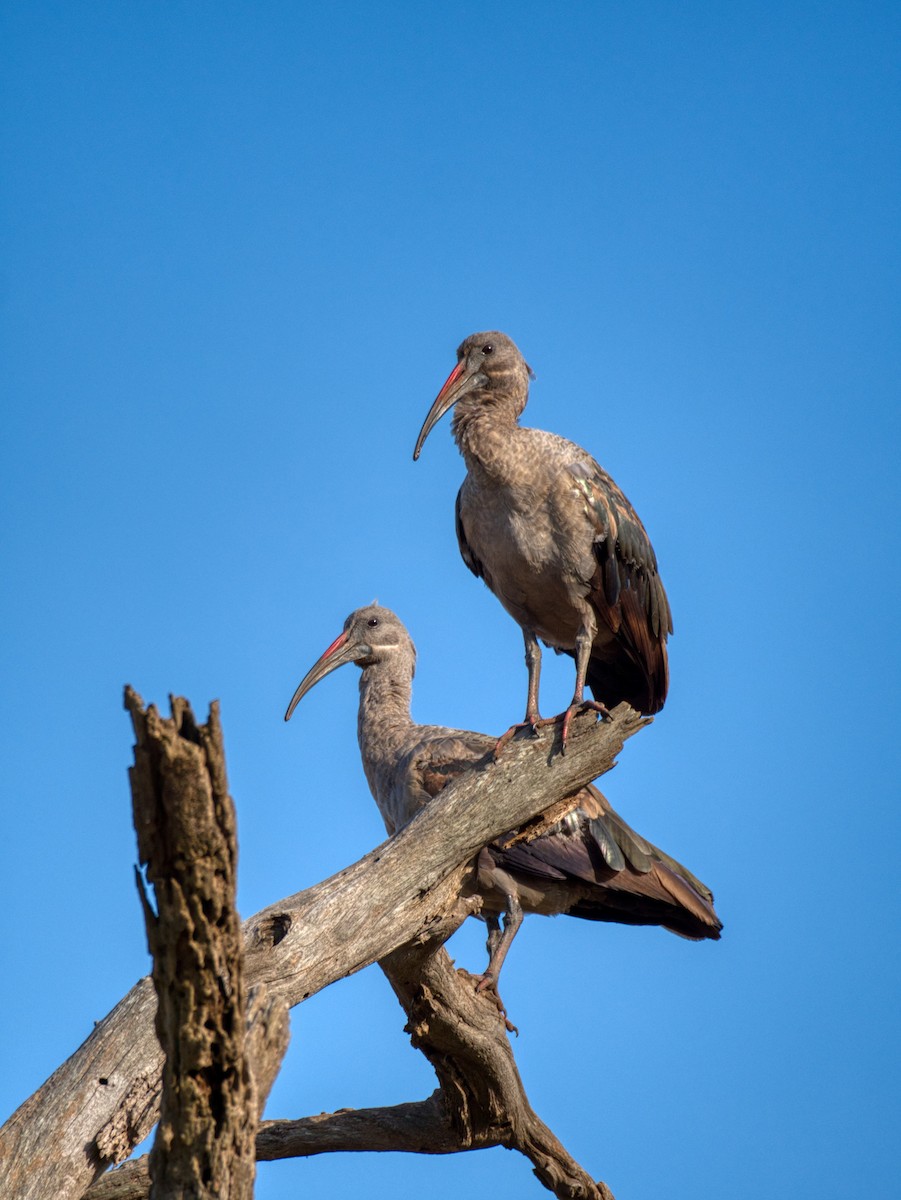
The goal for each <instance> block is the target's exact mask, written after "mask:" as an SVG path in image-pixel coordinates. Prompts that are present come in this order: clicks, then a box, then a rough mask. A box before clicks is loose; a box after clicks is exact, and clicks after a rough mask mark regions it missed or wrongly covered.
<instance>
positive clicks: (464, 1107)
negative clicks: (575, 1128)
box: [379, 943, 612, 1200]
mask: <svg viewBox="0 0 901 1200" xmlns="http://www.w3.org/2000/svg"><path fill="white" fill-rule="evenodd" d="M379 965H380V966H381V968H382V970H383V971H384V972H385V974H386V975H387V977H388V980H389V982H390V984H391V986H392V987H393V988H394V991H395V994H396V995H397V998H398V999H399V1000H400V1002H401V1005H402V1006H403V1009H404V1011H405V1012H406V1014H407V1017H408V1023H407V1031H408V1033H409V1034H410V1038H411V1040H412V1042H413V1045H414V1046H416V1047H417V1048H418V1049H419V1050H421V1051H422V1052H423V1054H425V1056H426V1058H428V1060H429V1062H431V1064H432V1066H433V1067H434V1069H435V1074H436V1075H437V1076H438V1080H439V1083H440V1085H441V1097H442V1100H443V1102H444V1106H445V1109H446V1117H447V1120H448V1122H449V1124H450V1126H451V1128H452V1129H453V1131H454V1132H455V1134H456V1136H457V1138H458V1139H459V1143H460V1149H476V1148H484V1147H486V1146H497V1145H500V1146H506V1147H507V1148H508V1149H510V1150H519V1151H520V1152H521V1153H522V1154H524V1155H525V1156H526V1157H527V1158H528V1159H529V1160H530V1161H531V1163H532V1166H533V1169H534V1171H535V1174H536V1176H537V1177H538V1179H539V1180H540V1181H541V1182H542V1183H543V1184H544V1186H545V1187H546V1188H548V1190H549V1191H551V1192H553V1193H554V1195H555V1196H558V1197H560V1198H561V1200H612V1194H611V1193H610V1191H609V1189H608V1188H607V1186H606V1184H603V1183H596V1182H595V1181H594V1180H593V1179H592V1178H591V1177H590V1175H588V1174H587V1172H585V1171H584V1170H583V1168H582V1167H580V1166H579V1164H578V1163H577V1162H576V1161H575V1159H573V1158H572V1156H571V1155H570V1154H568V1153H567V1151H566V1150H565V1149H564V1147H563V1145H562V1144H561V1143H560V1141H559V1140H558V1139H557V1138H556V1137H555V1135H554V1134H553V1133H552V1132H551V1130H550V1129H548V1127H547V1125H545V1123H544V1122H543V1121H542V1120H541V1119H540V1118H539V1117H538V1116H537V1115H536V1114H535V1112H534V1110H533V1109H532V1106H531V1105H530V1104H529V1101H528V1099H527V1097H526V1093H525V1089H524V1088H523V1085H522V1080H521V1079H520V1076H519V1071H518V1069H517V1067H516V1060H515V1059H514V1057H513V1049H512V1047H511V1045H510V1039H509V1038H508V1037H507V1035H506V1032H505V1029H504V1026H503V1024H502V1023H501V1022H500V1021H499V1020H498V1014H497V1012H492V1010H491V1007H490V1006H486V1005H485V1004H482V1003H480V1002H479V1001H480V1000H481V998H482V997H480V996H479V995H478V994H477V993H476V991H475V989H474V988H473V987H472V986H471V983H470V982H469V976H468V973H467V972H465V971H455V970H454V967H453V963H452V962H451V959H450V957H449V956H448V954H447V952H446V951H445V950H443V949H439V948H437V946H436V945H435V944H434V943H433V944H432V945H431V946H428V945H425V946H418V947H417V946H401V947H400V948H399V949H398V950H395V951H394V952H393V953H392V954H390V955H388V956H387V958H385V959H383V960H382V962H381V963H380V964H379Z"/></svg>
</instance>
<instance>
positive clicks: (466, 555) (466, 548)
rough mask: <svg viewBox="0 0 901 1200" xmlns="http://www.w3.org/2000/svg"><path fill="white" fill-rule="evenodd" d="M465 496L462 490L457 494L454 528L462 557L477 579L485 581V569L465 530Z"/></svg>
mask: <svg viewBox="0 0 901 1200" xmlns="http://www.w3.org/2000/svg"><path fill="white" fill-rule="evenodd" d="M462 496H463V489H462V487H461V488H460V490H459V492H457V500H456V503H455V504H454V527H455V528H456V530H457V545H458V546H459V547H460V557H461V558H462V559H463V561H464V562H465V563H466V565H467V567H469V569H470V571H472V573H473V575H475V577H476V579H483V578H484V576H485V568H484V567H483V566H482V564H481V562H479V560H478V559H477V558H476V556H475V554H473V551H472V546H470V544H469V541H468V539H467V537H466V530H465V529H464V528H463V518H462V517H461V515H460V503H461V499H462Z"/></svg>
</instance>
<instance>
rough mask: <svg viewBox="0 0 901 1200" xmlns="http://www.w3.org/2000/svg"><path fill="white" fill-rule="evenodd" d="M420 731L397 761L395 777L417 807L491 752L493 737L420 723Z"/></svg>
mask: <svg viewBox="0 0 901 1200" xmlns="http://www.w3.org/2000/svg"><path fill="white" fill-rule="evenodd" d="M417 732H418V733H420V734H423V733H424V736H420V737H418V738H417V741H416V743H415V745H413V746H412V747H411V749H410V750H409V751H408V752H407V754H406V755H405V756H404V758H403V760H402V761H401V762H400V764H399V772H398V774H399V776H400V777H401V778H402V779H403V780H404V783H405V786H406V789H407V792H408V794H409V795H410V797H411V798H414V805H413V806H411V807H415V808H417V809H418V808H419V807H421V806H422V805H423V804H427V803H428V802H429V800H433V799H434V798H435V796H437V795H438V793H439V792H440V791H441V790H442V789H443V788H445V787H447V785H448V784H449V783H451V782H452V781H453V780H454V779H456V778H457V777H458V776H459V775H462V774H463V772H464V771H467V770H469V769H470V767H473V766H475V765H476V763H479V762H481V761H482V760H483V759H484V758H485V756H486V755H488V754H493V753H494V748H495V746H496V745H497V739H496V738H491V737H488V736H487V735H485V734H478V733H465V732H464V731H462V730H455V729H443V728H441V727H437V726H433V727H431V728H429V727H425V729H423V727H422V726H420V727H419V729H418V730H417Z"/></svg>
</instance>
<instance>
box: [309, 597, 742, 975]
mask: <svg viewBox="0 0 901 1200" xmlns="http://www.w3.org/2000/svg"><path fill="white" fill-rule="evenodd" d="M348 662H354V663H356V664H357V665H358V666H359V667H361V668H362V674H361V676H360V707H359V715H358V735H359V740H360V751H361V755H362V759H363V769H364V771H365V773H366V779H367V781H368V783H369V787H370V790H371V792H372V795H373V797H374V798H375V802H376V804H377V805H378V807H379V811H380V812H381V814H382V819H383V820H384V822H385V827H386V829H387V830H388V832H389V833H394V832H395V831H396V830H398V829H400V828H401V827H402V826H403V825H405V824H406V823H407V821H409V820H410V819H411V818H412V817H413V816H414V815H415V814H416V813H417V812H418V811H419V809H420V808H422V806H423V805H425V804H427V803H428V802H429V800H431V799H432V798H433V797H435V796H436V795H437V794H438V793H439V792H440V791H441V789H442V788H443V787H445V786H446V784H448V783H449V782H450V781H451V780H453V779H455V778H456V777H457V776H458V775H459V774H460V773H461V772H463V771H465V770H467V769H468V768H469V767H472V766H474V765H475V764H477V763H479V762H481V761H483V760H485V759H486V758H488V757H490V756H491V755H492V754H493V752H494V748H495V745H496V738H493V737H489V736H487V735H486V734H482V733H473V732H469V731H466V730H460V729H448V728H445V727H443V726H439V725H417V724H415V723H414V721H413V719H412V717H411V715H410V699H411V693H412V679H413V673H414V668H415V663H416V650H415V648H414V646H413V642H412V640H411V639H410V635H409V634H408V633H407V630H406V629H405V627H404V625H403V624H402V622H401V621H400V619H399V618H398V617H397V616H396V615H395V614H394V613H393V612H391V610H390V609H386V608H383V607H381V606H379V605H369V606H367V607H366V608H361V609H357V610H356V612H353V613H351V615H350V616H349V617H348V618H347V620H346V621H345V623H344V629H343V631H342V633H341V634H340V635H339V637H338V638H337V639H336V640H335V642H333V643H332V645H331V646H330V647H329V648H328V650H326V652H325V653H324V654H323V655H322V656H321V657H320V659H319V660H318V661H317V662H316V663H315V664H314V665H313V667H312V668H311V669H310V671H309V672H308V673H307V675H306V676H305V677H304V679H303V681H302V682H301V683H300V685H299V687H298V688H297V691H296V692H295V694H294V697H293V699H292V701H291V704H290V706H289V709H288V712H287V714H286V719H287V718H288V717H290V715H291V713H292V712H293V710H294V708H295V706H296V705H297V703H298V701H299V700H300V699H301V697H302V696H303V695H305V694H306V692H307V691H309V690H310V688H312V687H313V686H314V685H315V684H316V683H318V682H319V680H320V679H322V678H323V676H324V675H326V674H328V673H329V672H330V671H332V670H334V669H336V668H337V667H339V666H342V665H343V664H345V663H348ZM534 830H535V832H531V833H530V836H529V837H525V836H524V835H523V834H522V833H521V831H519V830H512V831H510V832H509V833H508V834H506V835H505V836H504V837H502V838H499V839H498V840H497V841H496V842H493V843H492V844H491V845H490V846H487V847H486V848H485V849H484V850H483V851H482V852H481V854H480V855H479V858H478V860H477V864H476V872H475V883H474V886H475V887H476V889H477V890H478V892H479V893H480V895H481V897H482V900H483V914H484V915H485V918H486V920H487V921H488V924H489V928H490V929H491V931H492V933H491V937H490V938H489V948H490V950H491V956H492V957H491V962H490V964H489V972H488V973H486V974H490V975H491V976H492V982H495V981H496V978H497V973H498V971H499V970H500V963H501V962H502V960H503V957H504V954H505V953H506V950H507V948H508V947H509V943H510V941H511V940H512V937H513V935H514V934H515V932H516V929H517V928H518V925H519V922H520V920H521V916H522V912H523V911H525V912H537V913H543V914H545V915H551V914H556V913H568V914H569V915H571V916H578V917H584V918H586V919H589V920H598V921H615V922H619V923H621V924H627V925H662V926H663V927H664V928H667V929H670V930H672V931H673V932H675V933H679V934H681V935H682V936H684V937H688V938H695V939H700V938H717V937H719V931H720V928H721V925H720V922H719V920H718V918H717V916H716V913H715V912H714V910H713V896H712V895H711V893H710V891H709V889H708V888H706V887H705V886H704V884H702V883H701V882H700V881H699V880H697V879H696V878H695V877H694V875H692V874H691V872H690V871H688V870H687V869H686V868H685V867H683V866H681V865H680V864H679V863H678V862H676V861H675V860H674V859H672V858H670V857H669V856H668V855H666V854H664V853H663V851H661V850H658V849H657V848H656V847H655V846H653V845H651V843H650V842H647V841H645V839H644V838H642V837H641V836H640V835H639V834H637V833H635V831H634V830H632V829H630V828H629V826H628V825H627V824H626V823H625V822H624V821H623V820H622V818H621V817H620V816H619V815H618V814H617V813H616V812H614V810H613V809H612V808H611V807H610V805H609V803H608V802H607V800H606V799H605V797H604V796H603V795H602V794H601V793H600V792H599V791H598V789H597V788H595V787H593V786H589V787H586V788H583V789H582V790H581V791H580V792H579V793H578V794H577V795H576V796H573V797H571V798H570V799H569V800H568V801H566V802H565V803H562V804H560V805H556V806H554V809H553V810H552V811H549V812H548V814H547V817H546V820H545V821H544V823H543V824H542V823H539V824H538V825H537V826H535V827H534ZM536 832H537V836H536ZM500 914H505V933H504V937H503V938H501V936H500V934H499V927H498V920H497V918H498V915H500ZM492 939H494V940H493V941H492ZM496 956H497V957H496Z"/></svg>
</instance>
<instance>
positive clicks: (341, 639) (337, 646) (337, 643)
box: [320, 631, 348, 662]
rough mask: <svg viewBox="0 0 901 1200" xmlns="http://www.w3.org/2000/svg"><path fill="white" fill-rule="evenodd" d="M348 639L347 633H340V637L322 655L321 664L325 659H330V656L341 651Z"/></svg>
mask: <svg viewBox="0 0 901 1200" xmlns="http://www.w3.org/2000/svg"><path fill="white" fill-rule="evenodd" d="M347 638H348V634H347V632H346V631H345V632H344V633H339V634H338V636H337V637H336V638H335V640H334V641H333V642H332V644H331V645H330V646H329V648H328V649H327V650H324V651H323V653H322V654H321V655H320V662H321V661H322V659H323V658H328V656H329V655H330V654H334V653H335V651H336V650H339V649H340V648H341V647H342V646H343V645H344V644H345V642H346V641H347Z"/></svg>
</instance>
